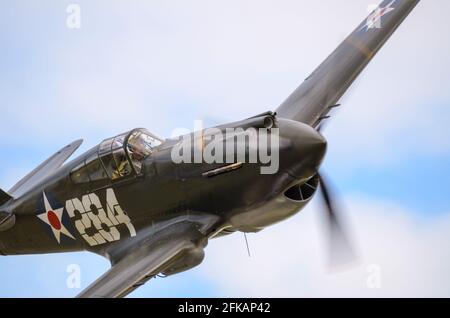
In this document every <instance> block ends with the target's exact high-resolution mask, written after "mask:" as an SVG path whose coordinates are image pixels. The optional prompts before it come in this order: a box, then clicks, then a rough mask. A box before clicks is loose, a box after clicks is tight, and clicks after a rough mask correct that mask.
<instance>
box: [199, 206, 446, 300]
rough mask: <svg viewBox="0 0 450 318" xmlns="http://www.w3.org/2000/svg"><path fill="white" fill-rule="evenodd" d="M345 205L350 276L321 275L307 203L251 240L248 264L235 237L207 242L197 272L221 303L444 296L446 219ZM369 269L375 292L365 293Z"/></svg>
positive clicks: (320, 244)
mask: <svg viewBox="0 0 450 318" xmlns="http://www.w3.org/2000/svg"><path fill="white" fill-rule="evenodd" d="M347 206H348V216H349V217H350V218H349V219H350V220H351V227H350V228H351V229H352V230H353V232H351V233H352V237H353V238H354V241H355V243H356V244H355V245H356V246H357V250H358V254H359V262H358V265H356V267H354V268H353V269H351V270H348V271H345V272H339V273H330V272H329V271H328V268H327V266H326V255H325V246H324V236H323V235H324V233H323V232H322V231H321V230H322V229H321V228H320V226H321V225H322V224H320V222H319V221H322V220H321V217H318V214H319V212H320V211H318V210H319V207H317V206H316V204H313V206H312V207H310V208H307V209H306V210H305V211H304V212H303V213H302V214H300V215H298V216H296V217H295V218H294V219H292V220H290V221H288V222H286V223H283V224H280V225H278V226H275V227H273V228H269V229H267V230H266V231H265V232H262V233H259V234H256V235H251V236H250V237H249V238H250V247H251V251H252V257H251V258H248V256H247V255H246V250H245V243H244V239H243V237H240V235H239V234H235V236H232V237H228V238H223V239H218V240H215V241H212V242H211V243H210V245H209V246H208V248H207V256H206V261H205V263H204V264H203V265H202V271H203V273H204V275H205V276H206V277H207V278H208V279H210V280H211V283H212V284H213V285H215V286H217V288H218V289H219V291H220V293H221V294H222V295H224V296H231V295H233V296H234V297H333V296H335V297H351V296H353V297H433V296H435V297H450V281H449V280H448V268H449V266H450V252H449V251H450V239H449V237H448V228H449V226H450V214H444V215H441V216H436V217H429V218H427V217H419V216H417V214H415V213H414V211H409V210H406V209H404V208H402V207H401V206H398V205H396V204H392V203H389V202H379V201H376V200H371V199H367V198H359V199H353V200H349V203H348V204H347ZM318 228H319V229H318ZM373 266H375V267H373ZM377 268H379V269H380V274H381V275H380V283H381V288H380V289H371V288H368V281H369V283H370V282H373V281H374V278H375V277H374V276H373V274H374V273H375V272H374V271H373V270H374V269H377ZM218 273H219V274H218ZM375 282H376V280H375Z"/></svg>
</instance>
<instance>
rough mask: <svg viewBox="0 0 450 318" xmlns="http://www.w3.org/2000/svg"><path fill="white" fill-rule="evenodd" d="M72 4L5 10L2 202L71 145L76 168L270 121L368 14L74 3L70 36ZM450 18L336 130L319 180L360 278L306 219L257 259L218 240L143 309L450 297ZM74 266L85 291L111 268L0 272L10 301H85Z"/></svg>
mask: <svg viewBox="0 0 450 318" xmlns="http://www.w3.org/2000/svg"><path fill="white" fill-rule="evenodd" d="M70 3H71V2H69V1H50V0H46V1H2V2H1V4H0V43H2V55H1V56H2V58H1V59H0V87H1V89H0V101H1V103H2V117H1V118H2V120H1V125H0V135H1V136H2V138H0V149H2V150H1V156H0V164H1V166H2V169H1V171H0V187H1V188H2V189H5V190H7V189H9V188H10V187H11V186H12V185H13V184H14V183H15V182H16V181H17V180H19V179H20V178H21V177H22V176H23V175H25V174H26V173H27V172H29V171H30V170H32V169H33V168H34V167H35V166H36V165H38V164H39V163H40V162H42V161H43V160H45V159H46V158H47V157H48V156H50V155H51V154H52V153H54V152H55V151H56V150H58V149H59V148H61V147H62V146H63V145H65V144H67V143H69V142H71V141H73V140H75V139H78V138H83V139H85V143H84V144H83V146H82V149H80V152H78V153H81V151H83V150H85V149H88V148H89V147H91V146H93V145H95V144H96V143H98V142H99V141H101V140H102V139H104V138H106V137H109V136H111V135H115V134H117V133H119V132H122V131H126V130H129V129H131V128H134V127H147V128H148V129H149V130H150V131H153V132H155V133H157V134H159V135H163V136H170V135H171V133H172V131H173V130H174V129H176V128H179V127H186V128H188V129H191V130H192V129H193V122H194V120H195V119H203V120H204V121H205V122H206V124H209V125H214V124H217V123H222V122H227V121H233V120H238V119H241V118H244V117H245V116H250V115H254V114H258V113H261V112H263V111H266V110H270V109H275V108H276V107H277V106H278V105H279V104H281V102H282V101H283V100H284V99H285V98H286V97H287V96H288V95H289V94H290V93H291V92H292V91H293V90H294V89H295V88H296V87H297V86H298V85H299V84H300V83H301V81H302V80H303V79H304V78H305V77H306V76H307V75H308V74H309V73H310V72H311V71H312V70H313V69H314V68H315V67H316V66H317V65H318V64H319V63H320V62H321V61H322V60H323V59H324V58H325V57H326V56H327V55H328V54H329V53H330V52H331V51H332V49H334V47H335V46H336V45H337V44H338V43H339V42H340V41H342V40H343V38H344V37H345V36H346V35H347V34H348V33H349V32H350V31H351V30H353V28H354V27H355V26H356V25H357V24H358V23H359V22H360V21H361V20H362V19H363V18H364V17H365V15H366V8H367V6H368V5H369V4H371V2H369V1H360V0H352V1H346V2H345V4H343V3H336V2H335V1H332V0H327V1H320V3H311V1H293V0H292V1H288V0H283V1H269V0H265V1H253V0H246V1H215V2H210V1H200V0H189V1H174V0H170V1H164V2H163V1H99V0H95V1H92V0H91V1H78V2H77V3H78V4H79V5H80V8H81V29H75V30H74V29H68V28H67V27H66V19H67V15H68V14H67V13H66V8H67V6H68V4H70ZM449 9H450V4H449V3H448V1H446V0H435V1H433V2H432V3H430V2H422V3H421V4H420V5H419V6H418V7H417V9H416V11H415V12H413V14H412V15H411V16H410V17H409V18H408V19H407V21H406V22H405V24H404V25H403V26H402V27H400V29H399V30H398V32H397V33H396V34H395V35H394V36H393V37H392V39H391V40H390V41H389V42H388V44H387V45H386V46H385V47H384V48H383V49H382V50H381V52H380V53H379V55H378V56H377V57H376V58H375V59H374V61H373V62H372V63H371V65H370V66H369V67H368V68H367V69H366V71H365V72H364V73H363V74H362V76H361V77H360V78H359V80H358V82H357V83H355V85H354V86H353V87H352V88H351V90H350V91H349V93H348V94H347V95H346V96H345V97H344V99H343V101H342V103H343V107H342V108H341V109H340V110H339V111H338V112H337V113H336V115H335V116H334V117H333V119H332V120H331V121H330V123H329V125H328V126H327V130H326V132H325V135H326V137H327V138H328V140H329V144H330V147H329V152H328V155H327V159H326V161H325V163H324V171H325V172H326V174H327V175H328V177H329V178H331V180H332V182H333V185H334V187H335V188H336V191H337V192H338V193H339V196H340V198H341V201H342V204H343V206H345V208H346V209H347V210H348V213H347V214H348V222H349V224H350V225H351V228H352V230H353V232H354V236H355V239H356V242H358V245H359V250H360V251H361V262H360V264H359V265H358V267H357V268H356V269H353V270H351V271H350V272H349V273H344V274H338V275H334V276H333V275H329V274H328V273H326V268H325V267H324V266H323V263H324V257H323V253H322V252H323V248H322V247H321V242H322V241H321V240H322V238H321V235H320V234H321V233H320V224H317V223H319V221H318V217H316V216H317V215H318V213H317V212H318V211H317V210H318V206H317V204H316V203H313V204H312V206H311V207H309V208H308V209H306V210H305V212H304V213H302V214H301V215H299V216H296V217H295V218H293V219H292V220H289V221H287V222H285V223H283V224H280V225H277V226H276V227H274V228H271V229H268V230H267V231H264V232H263V233H260V234H257V235H252V236H250V245H251V247H252V249H254V253H252V254H255V256H254V257H252V258H250V259H248V258H247V257H246V250H245V245H244V243H243V239H242V237H241V235H239V234H237V235H235V236H233V237H230V238H226V239H221V240H218V241H213V242H211V243H210V246H208V248H207V251H206V255H207V256H206V260H205V262H204V263H203V264H202V265H201V266H200V267H198V268H196V269H194V270H192V271H190V272H187V273H184V274H181V275H177V276H175V277H170V278H167V279H157V280H155V281H152V282H150V283H149V284H147V285H146V286H144V287H143V288H141V289H139V290H138V291H136V292H135V293H133V294H132V296H136V297H170V296H182V297H190V296H192V297H196V296H212V297H214V296H244V297H246V296H306V297H308V296H314V295H319V296H323V295H325V296H328V295H367V296H431V295H438V296H447V297H448V296H450V287H449V286H450V276H449V275H448V273H447V271H446V270H445V269H446V268H445V265H450V252H449V251H450V249H446V248H445V247H447V246H449V245H450V237H449V235H448V234H447V232H448V230H447V228H446V225H450V222H449V217H450V200H449V197H450V193H449V192H450V191H449V187H448V183H449V182H450V168H449V165H448V163H449V159H450V141H449V139H448V135H449V128H448V122H449V119H450V108H449V104H450V91H449V90H448V83H449V82H450V62H449V60H448V56H450V43H449V42H448V41H447V38H448V36H449V34H448V33H449V30H450V27H449V24H448V22H447V19H446V16H445V12H448V10H449ZM318 228H319V229H318ZM375 229H377V230H378V231H379V232H373V231H374V230H375ZM369 233H370V235H369ZM286 240H289V241H288V243H286ZM292 240H296V241H295V242H292ZM291 242H292V243H291ZM322 243H323V242H322ZM316 244H317V246H316ZM280 246H281V247H280ZM292 246H296V250H297V251H298V253H297V252H295V251H294V252H292V250H291V249H290V247H292ZM313 246H314V247H317V249H316V248H313ZM411 246H415V247H417V248H414V249H411V248H410V247H411ZM321 251H322V252H321ZM292 254H295V255H292ZM423 259H426V260H427V263H426V264H422V263H421V262H420V261H421V260H423ZM70 264H79V265H80V267H81V269H82V273H81V278H82V287H86V286H87V285H88V284H89V283H90V282H91V281H93V280H94V279H95V278H96V277H98V276H99V275H101V273H102V272H104V271H105V270H107V268H108V262H107V261H106V260H104V259H101V258H100V257H98V256H96V255H91V254H86V253H75V254H63V255H45V256H18V257H2V258H0V272H1V273H4V274H3V275H2V276H3V277H1V281H2V284H1V287H0V296H1V297H14V296H18V297H33V296H44V297H52V296H53V297H55V296H56V297H71V296H74V295H75V294H77V293H78V292H79V291H80V290H78V289H68V288H67V287H66V279H67V275H68V274H67V272H66V269H67V266H68V265H70ZM236 264H239V266H237V265H236ZM370 264H380V267H381V268H382V269H383V273H384V274H383V277H386V278H385V279H384V280H383V281H384V284H383V285H384V286H383V288H381V289H380V290H376V291H373V290H368V289H367V288H364V287H361V286H362V285H364V284H363V283H362V282H363V281H365V277H366V276H365V275H366V274H364V273H365V271H366V269H367V266H368V265H370ZM408 264H410V265H408ZM411 264H419V265H415V266H413V265H411ZM421 264H422V265H421ZM294 265H295V266H294ZM402 266H403V267H402ZM411 266H412V267H414V268H413V269H411V268H410V267H411ZM269 267H270V268H269ZM404 267H407V268H408V269H407V270H406V269H404ZM254 268H258V269H260V270H252V269H254ZM268 268H269V269H268ZM402 268H403V269H402ZM447 268H448V266H447ZM264 269H268V270H264ZM218 273H219V274H220V275H218ZM268 273H270V274H268ZM411 277H413V278H411ZM349 282H350V283H349ZM419 286H421V287H422V288H419Z"/></svg>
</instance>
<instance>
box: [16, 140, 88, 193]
mask: <svg viewBox="0 0 450 318" xmlns="http://www.w3.org/2000/svg"><path fill="white" fill-rule="evenodd" d="M82 143H83V140H77V141H74V142H73V143H71V144H69V145H67V146H65V147H64V148H62V149H61V150H60V151H58V152H57V153H55V154H54V155H53V156H51V157H50V158H48V159H47V160H45V161H44V162H43V163H42V164H40V165H39V166H38V167H37V168H36V169H34V170H33V171H31V172H30V173H29V174H28V175H27V176H25V177H24V178H23V179H22V180H20V181H19V182H18V183H17V184H16V185H15V186H14V187H12V189H11V190H9V191H8V194H9V195H10V196H13V197H20V196H21V195H23V194H24V193H26V192H27V191H28V190H30V189H31V188H32V187H33V186H35V185H36V184H38V183H39V182H40V181H42V180H43V179H44V178H45V177H47V176H48V175H50V174H51V173H53V172H55V171H56V170H57V169H58V168H59V167H61V166H62V164H63V163H64V162H65V161H66V160H67V159H68V158H69V157H70V156H71V155H72V154H73V153H74V152H75V151H76V150H77V149H78V148H79V147H80V145H81V144H82Z"/></svg>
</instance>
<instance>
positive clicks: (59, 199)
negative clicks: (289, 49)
mask: <svg viewBox="0 0 450 318" xmlns="http://www.w3.org/2000/svg"><path fill="white" fill-rule="evenodd" d="M418 3H419V0H394V1H392V0H388V1H383V2H382V3H381V5H380V7H379V8H378V9H377V10H376V11H375V12H373V13H371V15H370V16H369V18H367V19H366V20H364V21H363V22H362V23H361V24H360V25H359V26H358V27H357V28H356V29H355V31H353V33H351V34H350V35H349V36H348V37H347V38H346V39H345V40H344V41H343V43H341V44H340V45H339V46H338V48H337V49H336V50H335V51H334V52H332V53H331V55H330V56H329V57H328V58H327V59H326V60H325V61H324V62H323V63H322V64H321V65H320V66H319V67H318V68H317V69H316V70H315V71H314V72H313V73H312V74H311V75H310V76H309V77H307V78H306V80H304V82H303V83H302V84H301V85H300V87H299V88H298V89H297V90H296V91H295V92H294V93H293V94H292V95H291V96H290V97H289V98H288V99H287V100H286V101H285V102H284V103H282V104H281V106H279V107H278V108H277V109H275V110H274V111H273V112H266V113H263V114H261V115H257V116H254V117H252V118H249V119H244V120H242V121H239V122H235V123H230V124H225V125H221V126H218V127H214V128H215V131H216V132H217V131H218V132H225V131H227V130H228V129H232V128H239V129H241V130H240V131H246V130H248V129H250V128H253V129H254V130H255V131H257V132H258V134H262V133H264V132H267V133H273V132H277V139H275V138H274V139H273V145H275V143H276V144H277V147H275V148H274V149H276V150H277V151H278V161H279V162H278V163H279V164H278V165H277V167H276V168H277V169H276V171H274V172H272V173H263V168H267V162H262V161H257V162H246V161H245V160H239V158H238V157H237V156H234V155H233V156H232V160H231V161H224V162H223V163H220V162H219V161H217V162H207V161H206V160H201V161H195V160H194V162H176V160H174V156H173V155H174V149H178V148H180V147H181V146H183V147H184V146H186V148H183V149H184V150H186V149H188V151H189V154H188V157H189V158H190V157H195V153H196V152H198V150H199V149H200V150H202V149H204V148H206V147H208V145H209V143H211V142H214V141H213V138H208V137H211V136H209V135H208V133H207V132H206V130H201V131H200V132H198V131H197V132H194V133H192V134H188V135H185V136H183V137H181V138H167V139H165V138H161V137H158V136H156V135H154V134H152V133H150V132H149V131H147V130H146V129H141V128H140V129H133V130H131V131H129V132H126V133H124V134H119V135H117V136H114V137H112V138H109V139H106V140H104V141H102V142H101V143H100V144H98V145H97V146H96V147H94V148H92V149H90V150H88V151H87V152H86V153H84V154H82V155H80V156H79V157H77V158H76V159H74V160H72V161H70V162H68V163H65V162H66V161H67V160H68V158H69V157H70V156H71V155H72V154H73V153H74V152H75V151H76V150H77V149H78V147H79V146H80V145H81V143H82V141H81V140H78V141H75V142H73V143H71V144H69V145H68V146H66V147H64V148H62V149H61V150H60V151H58V152H57V153H56V154H54V155H53V156H51V157H50V158H49V159H47V160H46V161H45V162H43V163H42V164H41V165H40V166H39V167H37V168H36V169H35V170H33V171H32V172H31V173H29V174H28V175H27V176H26V177H24V178H23V179H22V180H21V181H19V182H18V183H17V184H16V185H15V186H14V187H13V188H12V189H10V190H9V191H7V192H5V191H2V190H0V253H1V254H2V255H18V254H42V253H61V252H73V251H89V252H93V253H96V254H98V255H101V256H103V257H106V258H107V259H108V260H110V262H111V268H110V270H108V271H107V272H106V273H105V274H104V275H103V276H101V277H100V278H99V279H98V280H96V281H95V282H94V283H92V284H91V285H90V286H89V287H88V288H87V289H85V290H84V291H82V292H81V293H80V294H79V295H78V296H79V297H123V296H126V295H127V294H129V293H130V292H132V291H133V290H135V289H136V288H138V287H139V286H141V285H143V284H144V283H145V282H147V281H148V280H150V279H151V278H153V277H155V276H157V275H173V274H176V273H180V272H183V271H186V270H188V269H191V268H193V267H195V266H197V265H199V264H200V263H201V262H202V260H203V258H204V249H205V247H206V245H207V243H208V241H209V240H210V239H212V238H214V237H221V236H224V235H229V234H232V233H234V232H244V233H248V232H258V231H261V230H263V229H264V228H266V227H268V226H271V225H274V224H276V223H278V222H281V221H283V220H285V219H287V218H289V217H292V216H294V215H295V214H296V213H298V212H299V211H301V210H302V209H303V208H304V207H305V206H306V205H307V204H308V203H309V202H310V201H311V199H312V197H313V196H314V194H315V193H316V192H317V190H319V192H320V193H322V198H323V200H324V203H325V208H326V209H325V210H326V211H327V215H328V219H329V220H330V222H329V231H330V246H331V248H332V251H331V252H332V254H334V255H337V254H339V255H340V260H339V261H348V260H350V259H351V257H352V255H353V253H352V250H351V246H350V244H349V242H348V239H347V236H346V235H345V232H344V229H343V228H342V227H341V224H340V221H339V218H338V213H337V211H336V209H335V208H334V204H333V201H332V199H331V198H330V195H329V191H328V190H327V186H326V183H325V182H324V180H323V177H321V174H320V172H319V168H320V165H321V162H322V160H323V158H324V156H325V153H326V146H327V143H326V140H325V139H324V137H323V136H322V134H321V133H320V131H321V129H323V123H324V122H326V121H327V120H329V119H330V117H331V115H332V110H333V109H335V108H336V107H337V106H338V102H339V100H340V98H341V97H342V96H343V95H344V93H345V92H346V91H347V89H348V88H349V87H350V86H351V84H352V83H353V82H354V81H355V79H356V78H357V77H358V75H359V74H360V73H361V72H362V71H363V69H364V68H365V66H366V65H367V64H368V63H369V61H370V60H372V58H373V57H374V56H375V54H376V53H377V52H378V50H379V49H380V48H381V47H382V45H383V44H384V43H385V42H386V41H387V40H388V38H389V37H390V36H391V35H392V34H393V32H394V31H395V30H396V29H397V28H398V26H399V25H400V24H401V23H402V22H403V20H404V19H405V18H406V17H407V16H408V15H409V13H410V12H411V11H412V10H413V9H414V7H415V6H416V5H417V4H418ZM374 21H375V22H377V23H375V22H374ZM361 107H364V105H362V106H361ZM226 138H227V137H225V139H226ZM244 139H245V138H244ZM186 140H193V142H192V143H191V144H189V143H186ZM233 140H234V137H233ZM245 140H246V139H245ZM270 140H271V142H272V139H270ZM275 140H277V142H275ZM233 149H234V148H233ZM244 149H245V152H248V154H250V151H251V150H252V149H253V148H252V147H247V146H246V147H244ZM177 151H178V150H177ZM177 151H175V153H176V152H177ZM183 154H184V151H183ZM246 154H247V153H246ZM244 157H245V156H244ZM241 158H242V157H241ZM194 159H195V158H194ZM337 250H338V251H340V252H339V253H336V251H337ZM342 255H344V257H342Z"/></svg>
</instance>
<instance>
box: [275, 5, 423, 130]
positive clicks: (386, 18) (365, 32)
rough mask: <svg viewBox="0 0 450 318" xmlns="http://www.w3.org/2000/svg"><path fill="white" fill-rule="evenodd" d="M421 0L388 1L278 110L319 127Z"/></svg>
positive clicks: (283, 114) (287, 116) (286, 115)
mask: <svg viewBox="0 0 450 318" xmlns="http://www.w3.org/2000/svg"><path fill="white" fill-rule="evenodd" d="M419 1H420V0H385V1H383V2H382V3H381V4H380V6H379V7H378V9H376V10H375V11H374V12H372V13H371V14H370V15H369V17H368V18H367V19H366V20H364V21H363V22H362V23H361V24H360V25H359V26H358V27H357V28H356V30H355V31H353V33H351V34H350V35H349V36H348V37H347V38H346V39H345V40H344V42H342V43H341V44H340V45H339V46H338V48H337V49H336V50H335V51H334V52H333V53H331V55H330V56H329V57H328V58H327V59H326V60H325V61H324V62H323V63H322V64H321V65H320V66H319V67H318V68H317V69H316V70H315V71H314V72H313V73H312V74H311V75H310V76H309V77H308V78H307V79H306V80H305V81H304V82H303V83H302V85H300V87H299V88H297V90H296V91H294V93H293V94H292V95H291V96H289V98H288V99H287V100H286V101H285V102H284V103H283V104H282V105H281V106H280V107H279V108H278V109H277V113H278V115H279V116H280V117H283V118H289V119H293V120H297V121H300V122H303V123H306V124H308V125H311V126H314V127H316V126H317V125H318V124H319V123H320V121H321V119H322V118H324V117H325V116H326V115H327V114H328V112H329V111H330V109H331V108H333V106H334V105H335V104H336V103H337V102H338V100H339V99H340V98H341V97H342V95H344V93H345V92H346V91H347V89H348V88H349V87H350V85H351V84H352V83H353V82H354V81H355V79H356V78H357V77H358V75H359V74H360V73H361V72H362V71H363V69H364V68H365V67H366V66H367V64H368V63H369V62H370V61H371V60H372V58H373V57H374V56H375V54H376V53H377V52H378V50H379V49H380V48H381V47H382V46H383V44H384V43H385V42H386V41H387V40H388V39H389V37H390V36H391V35H392V34H393V33H394V31H395V30H396V29H397V28H398V27H399V26H400V24H401V23H402V22H403V20H404V19H405V18H406V17H407V16H408V15H409V13H410V12H411V11H412V10H413V9H414V7H415V6H416V5H417V4H418V3H419Z"/></svg>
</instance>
